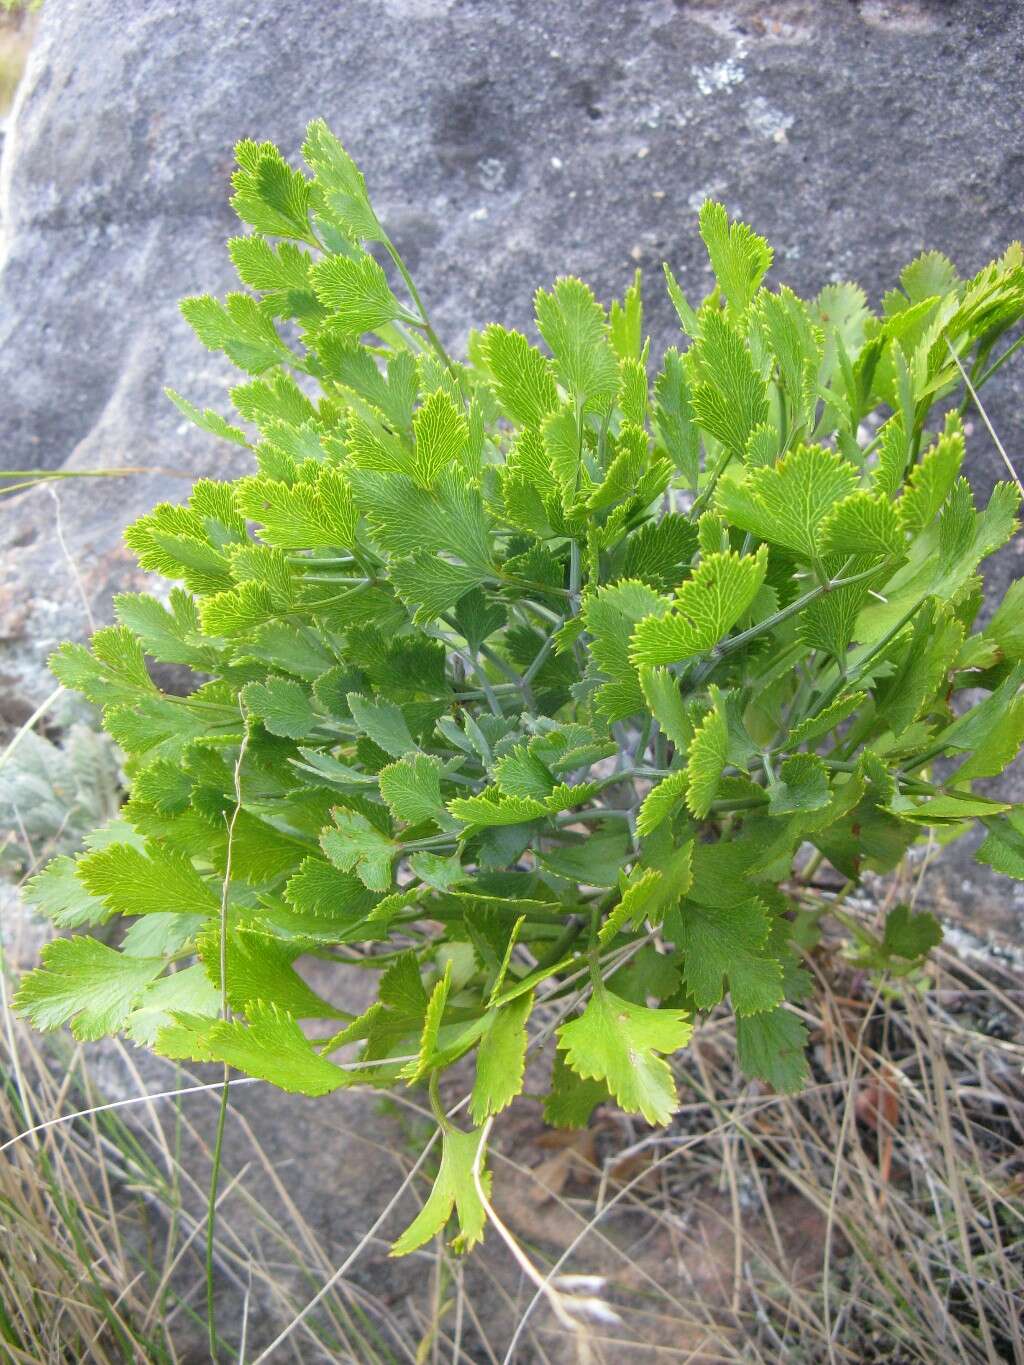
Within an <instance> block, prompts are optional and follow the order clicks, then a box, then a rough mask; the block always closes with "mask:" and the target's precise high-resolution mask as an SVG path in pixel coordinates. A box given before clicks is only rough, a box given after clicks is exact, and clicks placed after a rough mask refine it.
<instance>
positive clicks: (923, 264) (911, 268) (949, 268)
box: [900, 251, 957, 303]
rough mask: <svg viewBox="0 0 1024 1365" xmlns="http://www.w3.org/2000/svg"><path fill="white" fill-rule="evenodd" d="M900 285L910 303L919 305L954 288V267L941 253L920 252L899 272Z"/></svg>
mask: <svg viewBox="0 0 1024 1365" xmlns="http://www.w3.org/2000/svg"><path fill="white" fill-rule="evenodd" d="M900 284H902V286H903V288H904V289H905V290H906V291H907V296H908V298H909V299H910V302H911V303H921V302H922V301H923V300H924V299H931V298H934V297H935V296H936V295H938V296H940V297H941V296H942V295H944V294H948V293H950V292H951V290H953V289H955V288H956V285H957V273H956V267H955V266H954V265H953V263H952V261H951V260H949V258H948V257H947V256H943V254H942V252H941V251H922V252H921V254H920V256H917V257H915V259H914V260H912V261H911V262H910V264H909V265H906V266H904V267H903V269H902V270H901V271H900Z"/></svg>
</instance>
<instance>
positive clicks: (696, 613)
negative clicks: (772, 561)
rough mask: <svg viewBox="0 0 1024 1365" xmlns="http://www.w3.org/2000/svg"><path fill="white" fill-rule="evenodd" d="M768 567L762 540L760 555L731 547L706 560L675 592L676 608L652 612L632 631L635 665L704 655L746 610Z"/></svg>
mask: <svg viewBox="0 0 1024 1365" xmlns="http://www.w3.org/2000/svg"><path fill="white" fill-rule="evenodd" d="M767 568H768V552H767V549H766V548H765V547H764V546H763V545H762V546H761V547H760V548H759V549H758V551H757V553H756V554H753V555H739V554H736V553H735V552H734V551H732V550H729V551H727V552H726V553H724V554H711V555H708V556H707V557H706V558H704V559H702V560H701V562H700V565H699V566H698V568H697V570H696V571H695V573H694V575H693V577H692V578H690V579H688V580H687V581H686V582H685V583H684V584H683V585H682V586H681V587H680V588H679V589H678V590H677V592H676V597H675V602H674V603H673V607H674V610H672V611H670V612H668V613H667V614H666V615H662V616H653V615H652V616H649V617H647V618H646V619H645V620H643V621H641V622H640V624H639V625H638V626H637V628H636V630H634V632H633V637H632V644H631V647H630V658H631V659H632V661H633V663H634V664H671V663H681V662H682V661H684V660H686V659H692V658H695V657H696V656H697V655H699V654H706V653H707V652H708V651H709V650H711V649H713V648H714V646H715V645H716V644H718V643H719V641H721V640H723V639H724V638H725V636H726V635H727V634H728V632H729V631H730V630H731V628H732V627H733V626H734V625H735V624H736V622H737V621H738V620H739V619H740V617H742V616H743V615H744V613H745V612H747V611H748V610H749V608H750V606H751V604H752V603H753V601H754V598H755V597H756V596H757V594H758V592H759V591H760V588H761V584H762V583H763V582H764V576H765V572H766V571H767Z"/></svg>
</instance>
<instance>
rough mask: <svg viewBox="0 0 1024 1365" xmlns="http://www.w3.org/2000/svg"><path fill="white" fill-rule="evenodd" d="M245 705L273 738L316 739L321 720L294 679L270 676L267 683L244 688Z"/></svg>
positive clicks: (304, 690) (304, 691) (306, 694)
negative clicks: (312, 736) (309, 737)
mask: <svg viewBox="0 0 1024 1365" xmlns="http://www.w3.org/2000/svg"><path fill="white" fill-rule="evenodd" d="M241 698H242V702H243V704H244V705H245V707H246V709H247V710H248V711H251V712H252V714H253V715H254V716H255V717H256V719H257V720H258V721H260V722H261V724H262V725H264V726H265V727H266V728H267V729H268V730H269V731H270V733H271V734H272V735H282V736H284V737H285V738H287V739H305V738H307V737H308V736H309V735H312V734H313V733H314V732H315V731H316V728H317V725H318V724H319V723H320V720H321V718H320V717H319V716H318V715H317V714H316V712H315V711H314V710H313V706H312V703H311V702H310V700H309V694H308V692H307V691H306V689H305V688H304V687H303V686H302V684H301V683H297V682H296V681H295V680H294V679H293V678H275V677H273V676H270V677H268V678H267V681H266V682H265V683H249V684H247V685H246V686H245V687H243V688H242V691H241Z"/></svg>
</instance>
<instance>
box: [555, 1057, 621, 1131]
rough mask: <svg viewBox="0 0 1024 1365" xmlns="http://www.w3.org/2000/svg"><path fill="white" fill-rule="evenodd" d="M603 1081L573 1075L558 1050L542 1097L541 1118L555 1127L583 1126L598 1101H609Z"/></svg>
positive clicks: (600, 1102) (588, 1119)
mask: <svg viewBox="0 0 1024 1365" xmlns="http://www.w3.org/2000/svg"><path fill="white" fill-rule="evenodd" d="M610 1099H611V1096H610V1095H609V1093H608V1087H607V1086H606V1085H605V1084H604V1082H603V1081H595V1080H586V1081H585V1080H583V1079H582V1077H580V1076H577V1075H576V1073H575V1071H573V1070H572V1069H571V1068H570V1067H569V1066H568V1064H567V1063H566V1061H565V1058H564V1057H563V1056H562V1054H561V1053H560V1052H556V1053H555V1064H554V1068H553V1071H552V1074H551V1090H550V1092H549V1093H548V1094H547V1095H545V1097H544V1121H545V1123H550V1124H552V1125H553V1126H554V1127H556V1128H586V1126H587V1124H588V1123H589V1122H590V1116H591V1114H592V1113H593V1112H594V1110H595V1109H596V1108H597V1106H598V1105H599V1104H604V1102H605V1101H606V1100H610Z"/></svg>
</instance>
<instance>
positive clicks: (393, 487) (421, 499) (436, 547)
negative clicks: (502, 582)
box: [351, 469, 494, 579]
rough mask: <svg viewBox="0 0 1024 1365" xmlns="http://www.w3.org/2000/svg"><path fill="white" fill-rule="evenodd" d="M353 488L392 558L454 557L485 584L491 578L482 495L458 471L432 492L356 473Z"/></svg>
mask: <svg viewBox="0 0 1024 1365" xmlns="http://www.w3.org/2000/svg"><path fill="white" fill-rule="evenodd" d="M351 478H352V486H353V489H354V491H355V493H356V498H357V502H358V503H359V505H360V508H361V510H362V511H363V512H364V513H365V515H366V517H367V519H368V521H369V523H370V527H371V530H372V532H373V537H374V539H375V540H376V541H377V542H378V543H379V545H380V547H381V549H383V550H384V551H385V552H386V553H387V554H389V555H395V556H398V557H401V556H406V555H440V554H446V555H451V556H452V557H453V558H455V559H458V560H461V561H462V563H463V564H465V565H467V566H469V567H470V568H473V569H477V570H478V571H479V573H480V577H481V579H483V578H485V577H487V576H488V575H489V574H493V572H494V565H493V562H492V550H491V533H490V522H489V520H488V518H487V516H486V514H485V512H484V509H483V505H482V502H481V499H480V493H479V491H478V490H477V489H475V488H472V487H471V486H470V485H469V484H468V483H467V482H466V479H465V476H464V475H462V474H461V472H460V471H459V470H457V469H449V470H448V471H446V472H445V473H444V474H442V475H441V477H440V478H439V479H438V482H437V486H436V487H434V488H432V489H424V488H420V487H418V486H417V485H416V484H415V483H414V482H413V480H412V479H410V478H408V477H406V476H404V475H401V474H390V475H388V474H380V473H378V472H376V471H373V470H363V469H356V470H353V471H352V475H351Z"/></svg>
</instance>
